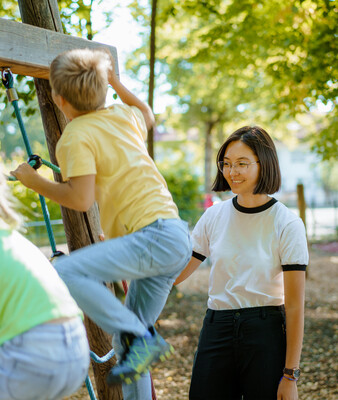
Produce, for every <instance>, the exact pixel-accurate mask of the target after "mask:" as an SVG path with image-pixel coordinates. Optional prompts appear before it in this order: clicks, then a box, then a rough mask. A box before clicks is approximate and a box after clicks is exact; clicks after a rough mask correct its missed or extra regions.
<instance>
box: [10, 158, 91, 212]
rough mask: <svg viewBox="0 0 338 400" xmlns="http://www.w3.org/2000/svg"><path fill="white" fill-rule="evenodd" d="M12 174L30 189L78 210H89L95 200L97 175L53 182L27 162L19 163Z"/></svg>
mask: <svg viewBox="0 0 338 400" xmlns="http://www.w3.org/2000/svg"><path fill="white" fill-rule="evenodd" d="M11 174H12V175H13V176H15V177H16V178H17V179H18V180H19V181H21V183H22V184H23V185H24V186H26V187H28V188H29V189H32V190H34V191H35V192H37V193H39V194H41V195H42V196H45V197H48V198H49V199H51V200H53V201H55V202H56V203H59V204H61V205H62V206H64V207H67V208H71V209H73V210H76V211H88V209H89V208H90V207H91V206H92V205H93V203H94V201H95V178H96V176H95V175H84V176H77V177H74V178H70V179H69V181H67V182H62V183H60V182H53V181H51V180H49V179H46V178H44V177H42V176H41V175H39V174H38V173H37V172H36V171H35V169H34V168H32V167H31V166H30V165H29V164H26V163H24V164H21V165H19V166H18V168H17V169H16V170H15V171H11Z"/></svg>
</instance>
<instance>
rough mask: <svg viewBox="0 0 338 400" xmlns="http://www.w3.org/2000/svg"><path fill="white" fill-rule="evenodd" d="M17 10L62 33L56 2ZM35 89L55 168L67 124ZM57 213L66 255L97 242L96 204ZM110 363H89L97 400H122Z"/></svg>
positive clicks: (102, 339)
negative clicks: (110, 377) (109, 376)
mask: <svg viewBox="0 0 338 400" xmlns="http://www.w3.org/2000/svg"><path fill="white" fill-rule="evenodd" d="M19 7H20V13H21V18H22V21H23V22H24V23H27V24H30V25H34V26H39V27H41V28H45V29H50V30H54V31H57V32H63V30H62V24H61V20H60V15H59V10H58V5H57V1H56V0H19ZM35 86H36V91H37V96H38V101H39V106H40V110H41V116H42V121H43V126H44V130H45V135H46V140H47V146H48V150H49V154H50V159H51V161H52V162H53V163H54V164H56V159H55V146H56V143H57V141H58V139H59V138H60V136H61V133H62V131H63V129H64V127H65V125H66V123H67V121H66V120H65V118H64V116H63V115H62V113H61V112H60V111H59V110H58V109H57V107H56V105H55V104H54V103H53V100H52V97H51V89H50V86H49V82H48V81H47V80H44V79H35ZM54 179H55V180H56V181H61V176H60V175H58V174H56V173H54ZM61 212H62V219H63V223H64V228H65V232H66V238H67V244H68V248H69V251H70V252H71V251H73V250H76V249H78V248H81V247H84V246H88V245H90V244H93V243H95V242H98V241H99V234H100V233H101V227H100V222H99V221H100V220H99V214H98V208H97V205H96V204H95V205H94V206H93V207H91V209H90V210H89V211H88V212H87V213H80V212H76V211H73V210H70V209H67V208H64V207H61ZM110 287H112V286H110ZM89 295H90V294H89ZM85 325H86V329H87V335H88V340H89V344H90V347H91V349H92V350H93V351H94V352H95V353H96V354H98V355H99V356H103V355H104V354H106V353H108V351H110V349H111V337H110V336H109V335H108V334H106V333H105V332H103V331H102V330H101V329H100V328H98V327H97V326H96V325H95V324H94V323H93V322H92V321H90V320H89V319H88V318H85ZM114 363H115V358H114V359H111V360H110V361H108V362H106V363H104V364H96V363H94V362H92V366H93V370H94V377H95V383H96V388H97V393H98V397H99V399H100V400H121V399H122V390H121V387H120V386H118V387H114V388H109V387H108V386H107V385H106V382H105V376H106V373H107V371H108V370H109V369H110V368H111V367H112V366H113V365H114Z"/></svg>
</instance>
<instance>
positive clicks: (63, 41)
mask: <svg viewBox="0 0 338 400" xmlns="http://www.w3.org/2000/svg"><path fill="white" fill-rule="evenodd" d="M100 47H105V48H108V49H109V51H110V52H111V54H112V55H113V57H114V59H115V70H116V71H117V73H118V61H117V51H116V47H114V46H108V45H106V44H102V43H98V42H94V41H91V40H86V39H81V38H78V37H75V36H69V35H65V34H63V33H59V32H54V31H51V30H48V29H43V28H38V27H36V26H32V25H28V24H23V23H21V22H16V21H12V20H9V19H4V18H0V68H1V67H9V68H10V69H11V71H12V72H13V73H14V74H18V75H26V76H32V77H34V78H42V79H48V78H49V65H50V63H51V62H52V60H53V59H54V58H55V57H56V56H57V55H58V54H60V53H62V52H63V51H66V50H70V49H76V48H91V49H92V48H100Z"/></svg>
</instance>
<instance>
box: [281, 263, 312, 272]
mask: <svg viewBox="0 0 338 400" xmlns="http://www.w3.org/2000/svg"><path fill="white" fill-rule="evenodd" d="M306 267H307V265H300V264H289V265H282V268H283V271H284V272H285V271H306Z"/></svg>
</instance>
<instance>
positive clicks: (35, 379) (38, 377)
mask: <svg viewBox="0 0 338 400" xmlns="http://www.w3.org/2000/svg"><path fill="white" fill-rule="evenodd" d="M52 379H53V375H52V374H51V373H50V374H49V373H47V374H42V373H41V372H39V371H38V370H37V369H35V368H32V365H31V364H25V363H23V362H20V363H17V364H16V365H15V367H14V369H13V371H12V373H11V377H10V378H8V393H9V394H10V395H11V397H12V398H13V399H14V400H22V399H25V400H38V399H43V398H47V394H48V390H49V387H50V385H51V382H52Z"/></svg>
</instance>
